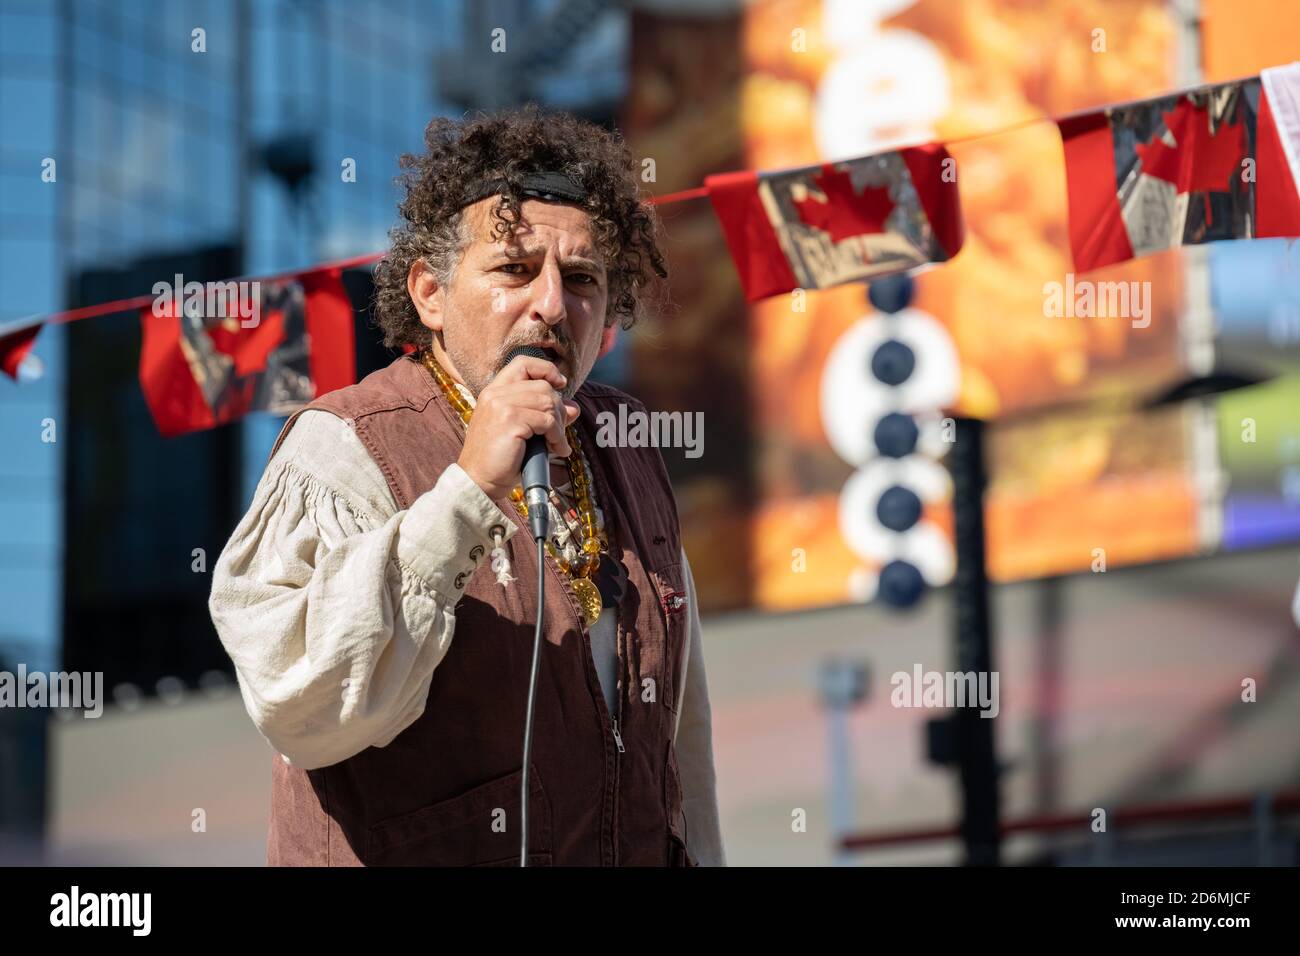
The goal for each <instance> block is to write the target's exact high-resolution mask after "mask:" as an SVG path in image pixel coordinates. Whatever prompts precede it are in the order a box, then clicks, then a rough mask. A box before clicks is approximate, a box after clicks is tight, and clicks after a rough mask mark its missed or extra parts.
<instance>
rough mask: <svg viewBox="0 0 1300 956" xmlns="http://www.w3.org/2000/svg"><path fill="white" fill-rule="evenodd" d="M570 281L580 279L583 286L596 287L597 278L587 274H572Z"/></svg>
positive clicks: (570, 274)
mask: <svg viewBox="0 0 1300 956" xmlns="http://www.w3.org/2000/svg"><path fill="white" fill-rule="evenodd" d="M569 278H570V279H580V280H582V284H583V285H595V284H596V277H595V276H594V275H591V274H590V273H587V272H570V273H569Z"/></svg>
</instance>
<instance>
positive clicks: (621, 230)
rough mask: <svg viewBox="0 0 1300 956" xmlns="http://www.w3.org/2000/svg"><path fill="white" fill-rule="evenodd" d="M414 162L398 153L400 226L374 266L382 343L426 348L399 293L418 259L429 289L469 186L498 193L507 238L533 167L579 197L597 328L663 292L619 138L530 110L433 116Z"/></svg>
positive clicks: (457, 229) (446, 275)
mask: <svg viewBox="0 0 1300 956" xmlns="http://www.w3.org/2000/svg"><path fill="white" fill-rule="evenodd" d="M424 142H425V145H426V146H427V147H428V149H427V151H426V152H425V153H424V154H423V155H419V156H417V155H414V154H412V153H406V154H404V155H403V156H402V158H401V160H400V163H401V166H402V168H403V169H406V170H407V172H405V173H403V174H402V175H401V176H400V177H398V182H399V183H400V184H401V185H402V186H403V187H404V188H405V190H406V196H405V198H404V199H403V200H402V202H401V204H400V205H399V206H398V209H399V211H400V212H401V214H402V218H403V219H404V220H405V221H404V222H403V223H401V224H400V225H398V226H397V227H395V228H394V229H393V230H392V231H391V232H390V233H389V237H390V238H391V239H392V243H393V244H392V248H391V249H390V250H389V252H388V255H387V256H386V257H385V258H384V259H383V260H382V261H381V262H380V263H379V264H378V265H377V266H376V267H375V298H374V315H375V322H376V324H377V325H378V326H379V328H380V329H381V330H382V331H383V333H384V345H386V346H388V347H390V348H394V347H401V346H405V345H413V346H415V347H416V348H420V349H423V348H427V347H428V346H429V344H430V343H431V341H432V338H433V333H432V332H431V331H430V330H429V329H428V328H427V327H425V326H424V325H422V324H421V322H420V318H419V315H418V314H417V313H416V311H415V305H414V303H412V302H411V298H410V296H409V295H408V294H407V291H406V278H407V275H408V274H409V273H410V270H411V266H412V265H413V264H414V263H415V262H416V260H418V259H424V261H425V263H426V264H427V265H428V266H429V268H430V269H431V270H432V271H433V273H434V275H435V276H436V277H437V279H438V281H439V283H441V284H446V283H447V282H449V281H450V279H451V276H452V274H453V273H454V272H455V270H456V266H457V265H458V264H459V261H460V254H461V252H462V250H463V249H464V247H465V245H466V243H467V239H468V237H467V236H465V235H464V231H465V230H463V229H462V222H461V220H462V216H461V209H462V207H463V206H464V205H465V203H466V201H467V200H468V199H470V198H471V197H472V196H473V189H474V188H475V187H476V186H477V185H479V184H480V183H482V182H484V181H485V180H487V179H493V178H498V177H499V178H501V179H503V180H504V181H505V182H506V184H507V185H506V188H505V189H504V190H503V191H502V192H501V193H500V196H501V198H500V202H499V204H498V206H497V208H496V209H495V210H493V213H492V214H493V216H494V217H495V218H496V220H497V222H496V225H495V227H494V235H495V237H496V238H498V239H503V240H504V239H508V238H509V237H510V236H512V235H514V231H515V229H516V228H517V227H518V223H519V215H520V199H519V195H520V194H519V181H520V177H521V176H523V175H525V174H528V173H533V172H538V171H541V170H554V171H558V172H562V173H564V174H566V175H567V176H568V177H569V178H570V179H572V180H573V181H574V182H576V183H578V184H579V185H581V186H582V187H583V188H584V190H585V191H586V193H587V199H586V201H585V203H584V204H583V208H585V209H586V210H587V212H588V213H589V214H590V215H591V218H592V232H593V238H594V239H595V241H596V244H597V248H598V249H599V251H600V253H601V254H602V255H603V256H604V259H605V268H606V275H607V281H608V288H609V296H608V306H607V312H606V317H605V325H606V326H610V325H612V324H613V323H614V322H615V321H620V320H621V322H622V326H623V328H624V329H630V328H631V327H632V326H633V325H634V324H635V323H636V321H637V319H638V318H640V317H641V315H642V314H643V312H644V310H645V303H646V300H647V299H648V298H649V297H650V296H651V295H653V294H655V293H659V294H662V292H663V288H664V287H663V283H662V281H661V280H663V279H665V278H667V276H668V270H667V268H666V266H665V264H664V257H663V254H662V253H661V252H660V250H659V238H660V231H661V226H660V223H659V219H658V217H657V216H656V215H655V213H654V212H653V209H652V207H650V206H648V205H645V204H643V202H642V201H641V199H640V198H639V197H638V178H637V175H636V164H635V162H634V160H633V159H632V155H631V153H629V152H628V149H627V146H626V144H625V143H624V141H623V139H622V137H621V136H619V135H618V134H617V133H611V132H608V131H606V130H604V129H601V128H600V127H599V126H596V125H594V124H592V123H588V122H586V121H585V120H581V119H579V118H578V117H576V116H573V115H571V114H567V113H560V112H545V111H543V110H542V109H541V108H539V107H537V106H536V105H529V106H526V107H522V108H520V109H514V110H503V111H500V112H495V113H491V114H485V113H479V114H477V115H474V116H471V117H467V118H465V119H462V120H453V119H446V118H443V117H439V118H436V119H434V120H433V121H432V122H431V123H429V125H428V127H427V128H426V129H425V131H424Z"/></svg>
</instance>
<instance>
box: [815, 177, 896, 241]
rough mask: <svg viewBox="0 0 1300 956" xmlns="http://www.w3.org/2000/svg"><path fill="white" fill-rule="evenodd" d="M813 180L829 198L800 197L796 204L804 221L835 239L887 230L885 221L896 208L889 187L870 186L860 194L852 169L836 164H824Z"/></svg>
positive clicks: (832, 239)
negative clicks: (844, 168) (841, 169)
mask: <svg viewBox="0 0 1300 956" xmlns="http://www.w3.org/2000/svg"><path fill="white" fill-rule="evenodd" d="M813 182H814V183H815V184H816V185H817V187H818V188H819V189H821V191H822V193H823V194H824V195H825V196H826V201H825V202H822V201H821V200H820V199H813V198H811V197H810V198H808V199H796V200H794V205H795V208H797V209H798V210H799V218H800V219H801V220H802V221H803V222H805V223H806V224H808V225H809V226H812V227H813V228H814V229H821V230H823V231H825V232H828V233H830V237H831V241H832V242H839V241H841V240H843V239H848V238H850V237H852V236H862V235H868V234H872V233H881V232H884V231H885V220H886V219H888V218H889V214H890V213H891V212H893V211H894V201H893V200H892V199H890V198H889V187H888V186H867V187H866V188H864V189H863V190H862V192H860V193H858V192H854V190H853V179H852V177H851V176H850V175H849V174H848V172H842V171H839V170H836V169H835V168H834V167H833V166H823V167H822V171H821V172H820V173H818V174H817V175H816V176H814V177H813Z"/></svg>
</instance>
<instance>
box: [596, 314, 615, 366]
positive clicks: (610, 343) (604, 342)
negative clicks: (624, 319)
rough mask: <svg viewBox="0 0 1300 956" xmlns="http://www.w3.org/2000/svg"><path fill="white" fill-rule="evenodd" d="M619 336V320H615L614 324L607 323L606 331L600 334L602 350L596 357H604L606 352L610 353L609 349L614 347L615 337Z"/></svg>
mask: <svg viewBox="0 0 1300 956" xmlns="http://www.w3.org/2000/svg"><path fill="white" fill-rule="evenodd" d="M617 336H618V323H617V322H615V323H614V324H613V325H607V326H606V327H605V331H604V333H602V334H601V336H600V351H599V352H598V353H597V354H596V358H604V357H605V356H606V354H608V352H609V350H610V349H612V348H613V347H614V339H615V338H617Z"/></svg>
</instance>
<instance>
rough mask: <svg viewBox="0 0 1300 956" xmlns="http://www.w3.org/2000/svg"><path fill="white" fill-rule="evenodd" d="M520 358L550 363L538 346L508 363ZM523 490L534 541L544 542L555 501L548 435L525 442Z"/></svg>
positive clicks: (527, 348) (513, 353)
mask: <svg viewBox="0 0 1300 956" xmlns="http://www.w3.org/2000/svg"><path fill="white" fill-rule="evenodd" d="M516 355H528V356H531V357H532V358H539V359H543V360H545V361H550V359H548V358H547V357H546V353H545V352H544V351H542V350H541V349H539V348H538V347H537V346H535V345H522V346H520V347H519V348H517V349H514V350H513V351H511V353H510V354H509V356H507V358H506V361H507V362H511V361H514V358H515V356H516ZM523 489H524V503H525V504H526V505H527V506H528V524H529V525H530V526H531V527H532V529H533V540H534V541H544V540H545V539H546V536H547V535H548V534H549V533H550V526H551V509H550V508H549V507H547V502H548V501H549V500H550V498H551V458H550V453H549V452H548V451H547V448H546V436H545V435H534V436H533V437H532V438H529V439H528V440H527V441H526V442H525V443H524V467H523Z"/></svg>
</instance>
